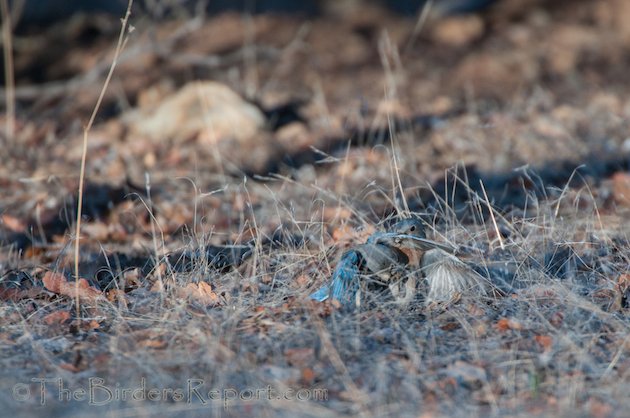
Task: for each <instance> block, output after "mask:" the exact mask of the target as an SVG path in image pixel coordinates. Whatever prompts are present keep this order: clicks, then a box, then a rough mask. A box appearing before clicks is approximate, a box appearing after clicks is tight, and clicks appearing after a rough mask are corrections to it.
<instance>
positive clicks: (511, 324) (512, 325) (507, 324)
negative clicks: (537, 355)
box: [495, 318, 523, 332]
mask: <svg viewBox="0 0 630 418" xmlns="http://www.w3.org/2000/svg"><path fill="white" fill-rule="evenodd" d="M495 327H496V329H497V330H499V331H503V332H505V331H510V330H513V331H520V330H522V329H523V325H522V324H521V323H520V322H518V321H516V320H514V319H511V318H501V319H499V320H498V321H497V323H496V324H495Z"/></svg>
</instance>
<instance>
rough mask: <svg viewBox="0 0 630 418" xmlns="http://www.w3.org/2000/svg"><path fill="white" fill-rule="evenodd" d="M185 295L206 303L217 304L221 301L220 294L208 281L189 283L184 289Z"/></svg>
mask: <svg viewBox="0 0 630 418" xmlns="http://www.w3.org/2000/svg"><path fill="white" fill-rule="evenodd" d="M183 295H184V296H185V297H188V298H191V299H194V300H196V301H197V302H200V303H202V304H204V305H217V304H219V302H220V298H219V296H218V295H217V294H216V293H214V291H213V290H212V286H210V285H209V284H208V283H206V282H199V283H196V284H195V283H188V285H186V287H185V288H184V289H183Z"/></svg>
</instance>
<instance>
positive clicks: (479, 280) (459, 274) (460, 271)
mask: <svg viewBox="0 0 630 418" xmlns="http://www.w3.org/2000/svg"><path fill="white" fill-rule="evenodd" d="M421 264H422V266H421V271H422V275H423V276H424V277H425V279H426V281H427V283H428V286H429V290H428V292H427V296H426V298H425V305H427V306H434V305H436V304H445V303H446V304H448V303H450V302H455V301H457V300H459V299H460V298H461V297H462V296H467V297H468V296H487V294H488V290H490V289H492V288H493V286H491V284H490V282H489V281H488V279H487V278H485V277H483V276H481V275H480V274H479V273H477V272H476V271H475V270H474V269H473V268H472V267H471V266H470V265H468V264H467V263H466V262H464V261H462V260H461V259H460V258H459V257H457V256H456V255H454V254H452V253H449V252H446V251H444V250H443V249H440V248H434V249H431V250H429V251H427V252H426V253H425V254H424V256H423V257H422V263H421Z"/></svg>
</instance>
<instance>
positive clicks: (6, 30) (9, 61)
mask: <svg viewBox="0 0 630 418" xmlns="http://www.w3.org/2000/svg"><path fill="white" fill-rule="evenodd" d="M0 9H1V10H2V44H3V45H2V50H3V51H4V82H5V86H6V90H5V97H6V101H7V121H6V125H5V135H6V137H7V138H6V139H7V141H10V140H11V139H12V138H13V135H14V134H15V75H14V73H13V39H12V34H11V29H12V26H11V14H10V13H9V4H8V2H7V0H1V1H0Z"/></svg>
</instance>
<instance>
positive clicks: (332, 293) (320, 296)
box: [310, 251, 359, 305]
mask: <svg viewBox="0 0 630 418" xmlns="http://www.w3.org/2000/svg"><path fill="white" fill-rule="evenodd" d="M358 273H359V256H358V254H356V253H355V252H354V251H351V252H348V253H346V254H344V256H343V257H342V258H341V261H339V264H337V268H336V269H335V272H334V273H333V276H332V282H331V284H330V285H327V284H326V285H324V286H322V288H321V289H319V290H318V291H316V292H315V293H313V294H311V295H310V298H311V299H314V300H316V301H318V302H323V301H325V300H326V299H328V298H329V297H332V298H333V299H336V300H338V301H339V302H341V304H343V305H347V304H350V303H351V302H352V300H353V299H354V297H355V295H356V294H357V291H358V290H359V281H358Z"/></svg>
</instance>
